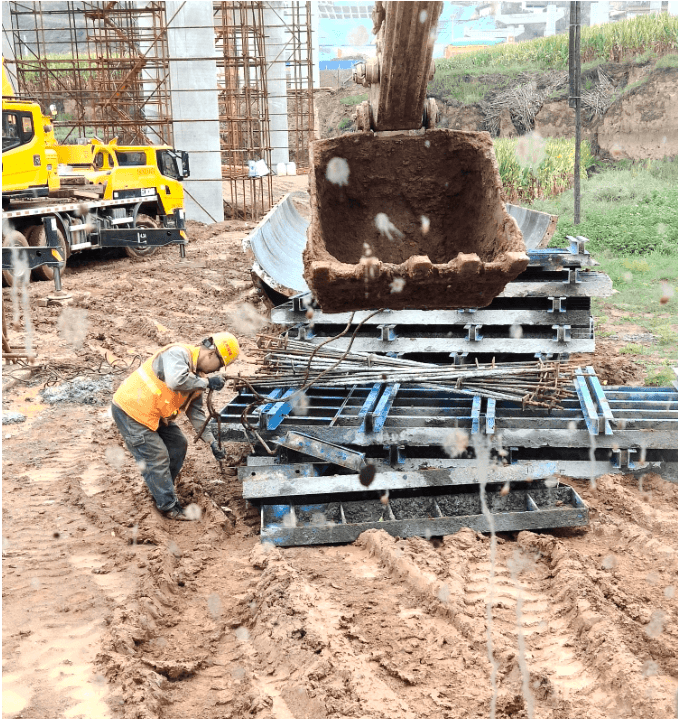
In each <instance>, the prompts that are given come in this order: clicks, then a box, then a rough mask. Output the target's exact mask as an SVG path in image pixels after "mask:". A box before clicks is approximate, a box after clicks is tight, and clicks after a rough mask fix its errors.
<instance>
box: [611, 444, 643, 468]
mask: <svg viewBox="0 0 678 719" xmlns="http://www.w3.org/2000/svg"><path fill="white" fill-rule="evenodd" d="M639 452H640V449H638V448H637V447H634V448H633V449H613V450H612V456H611V458H610V461H611V462H612V466H613V467H614V468H615V469H624V468H626V469H629V470H631V471H634V470H637V469H644V468H645V467H647V466H648V464H649V462H639V463H638V464H636V463H635V462H634V461H633V456H634V455H635V454H638V453H639Z"/></svg>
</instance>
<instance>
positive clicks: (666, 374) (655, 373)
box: [645, 367, 676, 387]
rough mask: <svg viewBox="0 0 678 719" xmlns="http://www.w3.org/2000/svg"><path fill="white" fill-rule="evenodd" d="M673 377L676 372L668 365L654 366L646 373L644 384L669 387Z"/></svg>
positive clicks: (673, 379) (674, 377)
mask: <svg viewBox="0 0 678 719" xmlns="http://www.w3.org/2000/svg"><path fill="white" fill-rule="evenodd" d="M675 379H676V374H675V372H674V371H673V370H672V369H671V368H670V367H655V368H653V369H652V370H651V371H650V373H649V374H648V377H647V379H646V380H645V384H646V385H649V386H650V387H670V386H671V384H672V382H674V381H675Z"/></svg>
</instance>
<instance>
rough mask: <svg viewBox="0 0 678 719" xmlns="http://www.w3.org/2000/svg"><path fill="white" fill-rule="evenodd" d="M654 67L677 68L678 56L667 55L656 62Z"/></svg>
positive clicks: (673, 54) (674, 54)
mask: <svg viewBox="0 0 678 719" xmlns="http://www.w3.org/2000/svg"><path fill="white" fill-rule="evenodd" d="M656 67H678V54H676V53H669V54H668V55H664V57H661V58H659V60H657V65H656Z"/></svg>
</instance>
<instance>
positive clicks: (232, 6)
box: [5, 0, 314, 219]
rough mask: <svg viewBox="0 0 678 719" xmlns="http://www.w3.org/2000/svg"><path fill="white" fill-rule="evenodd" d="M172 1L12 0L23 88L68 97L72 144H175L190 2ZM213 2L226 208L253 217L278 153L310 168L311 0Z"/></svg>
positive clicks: (62, 131) (61, 99)
mask: <svg viewBox="0 0 678 719" xmlns="http://www.w3.org/2000/svg"><path fill="white" fill-rule="evenodd" d="M181 7H183V5H181ZM169 8H170V5H167V4H166V3H164V2H161V1H158V2H152V1H141V2H58V3H56V2H54V3H53V2H19V1H13V2H10V3H9V17H10V27H9V28H5V33H6V35H7V36H8V38H7V39H8V40H9V45H10V46H11V47H12V48H13V52H14V59H13V63H11V70H12V72H13V74H14V75H15V76H16V84H17V91H18V92H17V94H18V96H19V97H20V98H21V99H30V100H35V101H37V102H39V103H40V104H41V105H42V107H43V109H44V110H47V108H48V107H49V106H50V105H55V106H56V107H57V110H58V114H57V116H56V120H55V122H54V126H55V131H56V135H57V139H58V140H59V141H60V142H62V143H64V142H68V143H74V142H76V141H77V140H78V138H89V137H92V136H97V137H99V138H100V139H102V140H104V141H110V140H111V139H113V137H117V138H118V140H119V142H120V143H121V144H161V143H163V144H168V145H173V144H174V142H173V139H174V138H173V116H172V89H173V88H172V77H173V75H172V71H171V69H170V68H171V65H172V62H173V59H172V57H171V49H170V46H169V45H168V28H169V27H170V26H171V27H174V25H173V24H172V23H173V20H174V18H175V16H176V15H177V14H178V12H179V11H178V10H177V13H174V15H172V16H170V15H171V10H170V9H169ZM212 8H213V18H214V32H215V49H216V65H217V74H216V77H215V78H214V87H215V89H216V92H217V96H218V112H219V136H220V137H219V141H220V151H221V168H222V180H223V190H224V199H225V204H226V211H227V213H228V211H229V209H230V214H231V215H232V216H235V217H244V218H247V219H250V218H252V219H253V218H256V217H260V216H261V215H262V214H264V213H265V212H267V211H268V209H269V208H270V207H271V205H272V203H273V190H272V175H271V173H272V172H273V171H275V170H276V167H275V166H274V165H275V164H277V162H278V161H276V160H275V159H274V157H273V154H275V153H276V152H277V156H278V157H279V156H280V154H281V153H282V154H283V155H284V157H285V161H286V162H294V163H296V167H297V170H298V171H301V172H303V171H304V170H306V169H307V168H308V166H309V145H310V142H311V140H312V139H313V137H314V109H313V64H312V61H313V57H312V56H313V52H312V30H311V3H310V2H303V1H300V0H283V1H282V2H274V1H271V2H215V3H213V4H212ZM190 29H191V28H187V30H190ZM273 38H275V40H274V39H273ZM267 43H268V46H267ZM272 72H276V73H278V75H277V79H276V82H275V83H273V84H272V85H271V87H273V86H274V87H275V91H271V89H270V87H269V75H270V74H271V73H272ZM175 109H176V108H175ZM273 127H275V132H273V131H272V128H273ZM274 140H275V141H274ZM266 172H268V174H266Z"/></svg>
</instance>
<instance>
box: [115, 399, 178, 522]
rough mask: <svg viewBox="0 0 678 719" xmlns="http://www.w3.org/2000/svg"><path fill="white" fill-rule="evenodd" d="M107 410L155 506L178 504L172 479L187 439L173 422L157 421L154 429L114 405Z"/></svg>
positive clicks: (162, 507)
mask: <svg viewBox="0 0 678 719" xmlns="http://www.w3.org/2000/svg"><path fill="white" fill-rule="evenodd" d="M111 412H112V414H113V419H114V421H115V424H116V425H117V426H118V429H119V430H120V434H121V435H122V437H123V439H124V440H125V444H126V445H127V449H129V451H130V452H131V453H132V456H133V457H134V459H135V460H136V462H137V465H138V467H139V469H140V470H141V474H142V476H143V478H144V481H145V482H146V485H147V486H148V488H149V489H150V490H151V494H152V495H153V499H154V500H155V503H156V505H157V507H158V509H159V510H160V511H161V512H166V511H167V510H168V509H171V508H172V507H173V506H174V505H175V504H178V500H177V495H176V493H175V491H174V480H175V479H176V478H177V477H178V476H179V472H181V467H182V466H183V464H184V458H185V457H186V450H187V449H188V440H187V439H186V437H185V436H184V433H183V432H182V431H181V430H180V429H179V427H178V426H177V425H176V424H175V423H174V422H169V423H168V424H166V425H164V424H162V422H161V423H160V424H159V425H158V429H157V430H156V431H155V432H154V431H153V430H152V429H149V428H148V427H146V426H144V425H143V424H140V423H139V422H137V421H136V420H135V419H132V418H131V417H130V416H129V415H128V414H127V413H126V412H123V411H122V410H121V409H120V407H118V406H117V405H115V404H111Z"/></svg>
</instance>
